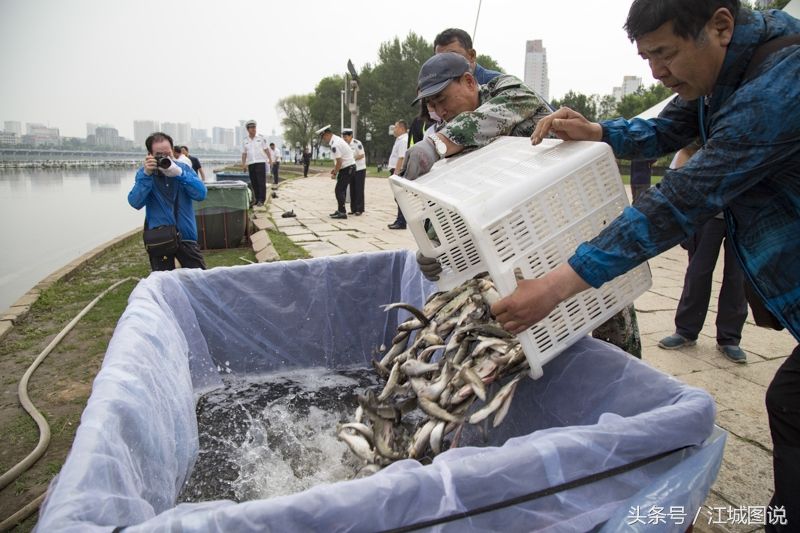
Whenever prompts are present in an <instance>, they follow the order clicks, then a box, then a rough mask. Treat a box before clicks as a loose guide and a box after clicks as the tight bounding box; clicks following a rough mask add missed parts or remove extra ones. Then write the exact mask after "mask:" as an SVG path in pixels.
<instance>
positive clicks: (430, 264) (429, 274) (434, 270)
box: [417, 251, 442, 281]
mask: <svg viewBox="0 0 800 533" xmlns="http://www.w3.org/2000/svg"><path fill="white" fill-rule="evenodd" d="M417 264H418V265H419V269H420V271H422V275H423V276H425V278H426V279H427V280H429V281H437V280H438V279H439V274H441V273H442V265H440V264H439V261H437V260H436V259H434V258H433V257H425V256H424V255H422V252H420V251H417Z"/></svg>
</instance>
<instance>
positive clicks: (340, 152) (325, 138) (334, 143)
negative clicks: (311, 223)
mask: <svg viewBox="0 0 800 533" xmlns="http://www.w3.org/2000/svg"><path fill="white" fill-rule="evenodd" d="M315 133H316V134H317V135H319V136H320V139H321V140H322V144H324V145H326V146H329V147H330V149H331V155H332V156H333V158H334V159H333V160H334V161H335V164H334V166H333V169H332V170H331V179H336V189H335V194H336V204H337V207H336V211H334V212H333V213H331V214H330V217H331V218H347V209H346V208H345V205H344V204H345V200H346V199H347V188H348V187H351V186H352V184H353V178H355V175H356V160H355V158H354V157H353V150H352V149H351V148H350V145H349V144H347V142H346V141H345V140H344V139H342V138H341V137H339V136H338V135H334V134H333V131H332V130H331V125H330V124H328V125H327V126H323V127H321V128H320V129H318V130H317V131H316V132H315Z"/></svg>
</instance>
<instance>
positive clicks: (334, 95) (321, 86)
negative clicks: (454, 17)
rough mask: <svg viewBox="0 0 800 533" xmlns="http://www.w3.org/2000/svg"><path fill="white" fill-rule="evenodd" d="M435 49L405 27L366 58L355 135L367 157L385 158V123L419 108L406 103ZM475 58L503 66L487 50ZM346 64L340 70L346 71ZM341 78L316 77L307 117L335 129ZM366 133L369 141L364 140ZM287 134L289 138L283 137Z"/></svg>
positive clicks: (360, 76)
mask: <svg viewBox="0 0 800 533" xmlns="http://www.w3.org/2000/svg"><path fill="white" fill-rule="evenodd" d="M432 55H433V45H432V44H431V43H429V42H427V41H426V40H425V39H423V38H422V37H420V36H419V35H417V34H415V33H414V32H409V34H408V35H407V36H406V37H405V39H403V40H402V41H401V40H400V39H399V38H397V37H395V38H394V39H393V40H391V41H387V42H384V43H382V44H381V45H380V47H379V49H378V60H377V62H376V63H375V64H369V63H368V64H366V65H364V66H363V67H362V68H361V71H360V72H359V73H358V86H359V93H358V106H359V116H358V125H357V136H358V138H359V139H361V141H362V142H364V147H365V148H366V150H367V160H368V161H370V162H372V161H375V160H377V161H383V160H384V159H386V158H387V157H388V156H389V153H390V152H391V149H392V144H394V137H393V136H391V135H390V134H389V126H390V125H391V124H394V123H395V122H396V121H397V120H400V119H403V120H405V121H406V122H407V123H408V124H411V121H412V120H413V118H414V117H415V116H417V115H418V114H419V112H420V108H419V107H412V106H410V105H409V104H410V103H411V101H412V100H414V98H415V97H416V87H417V77H418V75H419V69H420V67H421V66H422V64H423V63H424V62H425V61H427V60H428V58H430V57H431V56H432ZM477 60H478V62H479V63H480V64H481V65H482V66H484V67H485V68H488V69H491V70H498V71H501V72H502V69H501V68H500V65H498V64H497V62H496V61H495V60H494V59H492V58H491V57H490V56H487V55H480V56H478V58H477ZM344 67H345V66H344V64H343V65H342V71H344ZM344 88H345V78H344V77H343V76H341V75H334V76H328V77H325V78H323V79H322V80H320V81H319V83H318V84H317V86H316V88H315V89H314V95H313V98H311V102H310V110H311V120H312V122H313V125H314V128H319V127H321V126H324V125H326V124H330V125H331V126H333V129H334V131H337V132H338V130H339V122H340V120H341V118H340V117H341V91H342V90H343V89H344ZM344 112H345V120H344V122H345V124H344V125H345V127H347V126H349V125H350V113H349V111H348V110H347V109H345V110H344ZM367 133H369V134H370V136H371V139H372V140H371V141H366V136H367ZM287 140H288V138H287Z"/></svg>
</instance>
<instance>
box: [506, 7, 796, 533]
mask: <svg viewBox="0 0 800 533" xmlns="http://www.w3.org/2000/svg"><path fill="white" fill-rule="evenodd" d="M625 28H626V30H627V32H628V36H629V37H630V38H631V40H632V41H635V43H636V45H637V48H638V51H639V54H640V55H641V56H642V58H644V59H645V60H647V61H648V62H649V63H650V68H651V70H652V72H653V76H654V77H655V78H657V79H658V80H659V81H661V82H662V83H663V84H664V85H665V86H667V87H669V88H670V89H672V90H673V91H674V92H676V93H678V97H677V98H675V99H674V100H673V102H671V103H670V104H669V105H668V106H667V107H666V108H665V109H664V111H663V112H662V113H661V115H660V116H659V117H658V118H655V119H651V120H641V119H633V120H630V121H628V120H623V119H617V120H611V121H605V122H602V123H599V124H598V123H592V122H589V121H588V120H586V119H585V118H584V117H582V116H581V115H580V114H579V113H576V112H575V111H573V110H571V109H566V108H562V109H560V110H558V111H557V112H555V113H553V114H552V115H550V116H548V117H545V118H544V119H542V120H540V121H539V123H538V125H537V127H536V129H535V130H534V132H533V134H532V136H531V140H532V142H533V143H534V144H538V143H539V142H541V139H542V138H543V137H544V136H545V135H547V134H548V133H551V132H552V133H555V134H556V135H557V136H558V137H559V138H561V139H572V140H595V141H603V142H606V143H608V144H609V145H611V147H612V148H613V150H614V153H615V154H616V156H617V157H619V158H622V159H646V158H655V157H658V156H661V155H663V154H666V153H670V152H674V151H676V150H678V149H679V148H681V147H682V146H684V145H687V144H689V143H690V142H691V141H692V140H693V139H695V138H697V137H700V138H702V139H703V140H704V144H703V147H702V148H701V149H700V150H699V151H698V152H697V154H696V155H695V157H693V158H692V159H691V160H690V161H689V162H688V163H687V164H686V165H685V166H684V167H682V168H681V169H679V170H674V171H667V173H666V175H665V176H664V179H663V181H662V182H661V183H660V185H659V186H658V187H653V188H651V189H649V190H648V191H647V192H645V193H644V194H643V195H642V196H641V198H640V200H639V202H638V203H637V204H635V205H634V206H632V207H629V208H627V209H625V211H624V212H623V213H622V214H621V215H620V216H619V217H618V218H617V219H616V220H614V221H613V222H612V223H611V224H609V226H607V227H606V229H605V230H603V232H602V233H601V234H600V235H598V236H597V237H596V238H595V239H593V240H592V241H590V242H587V243H583V244H581V245H580V246H579V247H578V248H577V250H576V251H575V254H574V255H573V256H572V257H571V258H570V259H569V261H568V264H563V265H560V266H558V267H557V268H555V269H554V270H552V271H551V272H549V273H547V274H546V275H544V276H542V277H540V278H538V279H535V280H524V281H522V282H520V283H519V286H518V288H517V290H516V291H515V292H514V293H513V294H512V295H511V296H509V297H507V298H504V299H503V300H501V301H499V302H497V303H496V304H495V306H493V308H492V311H493V312H494V313H495V315H496V316H497V318H498V320H499V321H500V322H501V323H502V324H503V326H504V327H505V328H506V329H507V330H509V331H511V332H514V333H516V332H519V331H523V330H525V329H526V328H528V327H529V326H531V325H532V324H534V323H536V322H538V321H539V320H541V319H542V318H544V317H546V316H547V315H548V314H549V313H550V311H552V309H553V308H554V307H555V306H556V305H557V303H559V302H561V301H563V300H565V299H566V298H568V297H571V296H573V295H575V294H577V293H578V292H580V291H582V290H584V289H587V288H589V286H593V287H599V286H600V285H602V284H603V283H605V282H606V281H608V280H610V279H613V278H614V277H616V276H618V275H620V274H622V273H624V272H627V271H628V270H630V269H631V268H633V267H634V266H636V265H638V264H640V263H642V262H643V261H646V260H647V259H648V258H651V257H653V256H655V255H657V254H659V253H661V252H663V251H665V250H668V249H670V248H672V247H673V246H675V245H676V244H678V243H679V242H681V241H682V240H683V239H685V238H686V237H688V236H689V235H691V234H692V233H694V232H695V231H696V230H698V229H699V228H700V227H701V226H702V225H703V224H704V223H705V222H706V221H707V220H709V219H710V218H712V217H713V216H714V215H715V214H716V213H718V212H719V211H723V212H724V215H725V219H726V222H727V224H728V232H729V237H730V239H731V242H732V243H733V245H734V249H735V251H736V254H737V256H738V259H739V261H740V263H741V264H742V266H743V267H744V270H745V273H746V276H747V279H748V281H749V283H750V284H751V286H752V287H753V288H754V289H755V292H756V293H758V295H759V296H760V298H761V300H762V301H763V302H764V304H766V307H767V309H768V310H769V311H771V312H772V314H773V315H774V316H775V317H776V318H777V320H778V321H779V322H780V324H781V325H782V326H783V327H785V328H786V329H788V330H789V332H790V333H791V334H792V335H793V336H794V337H795V339H797V340H799V341H800V238H799V236H800V105H798V102H800V82H798V80H800V38H798V35H797V34H798V33H800V21H798V20H797V19H795V18H793V17H791V16H789V15H787V14H786V13H783V12H780V11H774V10H773V11H766V12H753V11H750V10H748V9H743V8H740V7H739V1H738V0H635V1H634V2H633V4H632V5H631V8H630V11H629V13H628V20H627V22H626V25H625ZM767 42H769V44H764V43H767ZM757 51H758V52H757ZM766 403H767V413H768V416H769V424H770V431H771V434H772V442H773V468H774V474H775V494H774V496H773V499H772V502H771V505H772V506H773V508H774V507H776V506H777V507H784V508H785V510H786V514H787V519H788V524H787V525H786V526H784V527H786V529H785V531H790V530H791V531H798V530H800V346H798V347H797V348H795V350H794V351H793V352H792V354H791V355H790V356H789V357H788V358H787V360H786V362H785V363H784V364H783V365H782V366H781V367H780V369H779V370H778V372H777V373H776V375H775V378H774V379H773V381H772V383H771V384H770V386H769V388H768V390H767V399H766ZM767 527H768V531H780V530H781V529H769V528H773V527H780V526H779V525H775V524H768V525H767Z"/></svg>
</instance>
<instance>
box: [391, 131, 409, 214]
mask: <svg viewBox="0 0 800 533" xmlns="http://www.w3.org/2000/svg"><path fill="white" fill-rule="evenodd" d="M407 131H408V125H407V124H406V121H405V120H398V121H397V122H395V123H394V136H395V140H394V146H392V154H391V155H390V156H389V175H390V176H391V175H392V174H397V173H398V172H400V171H401V170H402V169H403V160H404V159H405V157H406V149H407V148H408V133H407ZM389 229H406V217H404V216H403V212H402V211H400V206H399V205H398V206H397V218H395V220H394V222H392V223H391V224H389Z"/></svg>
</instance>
